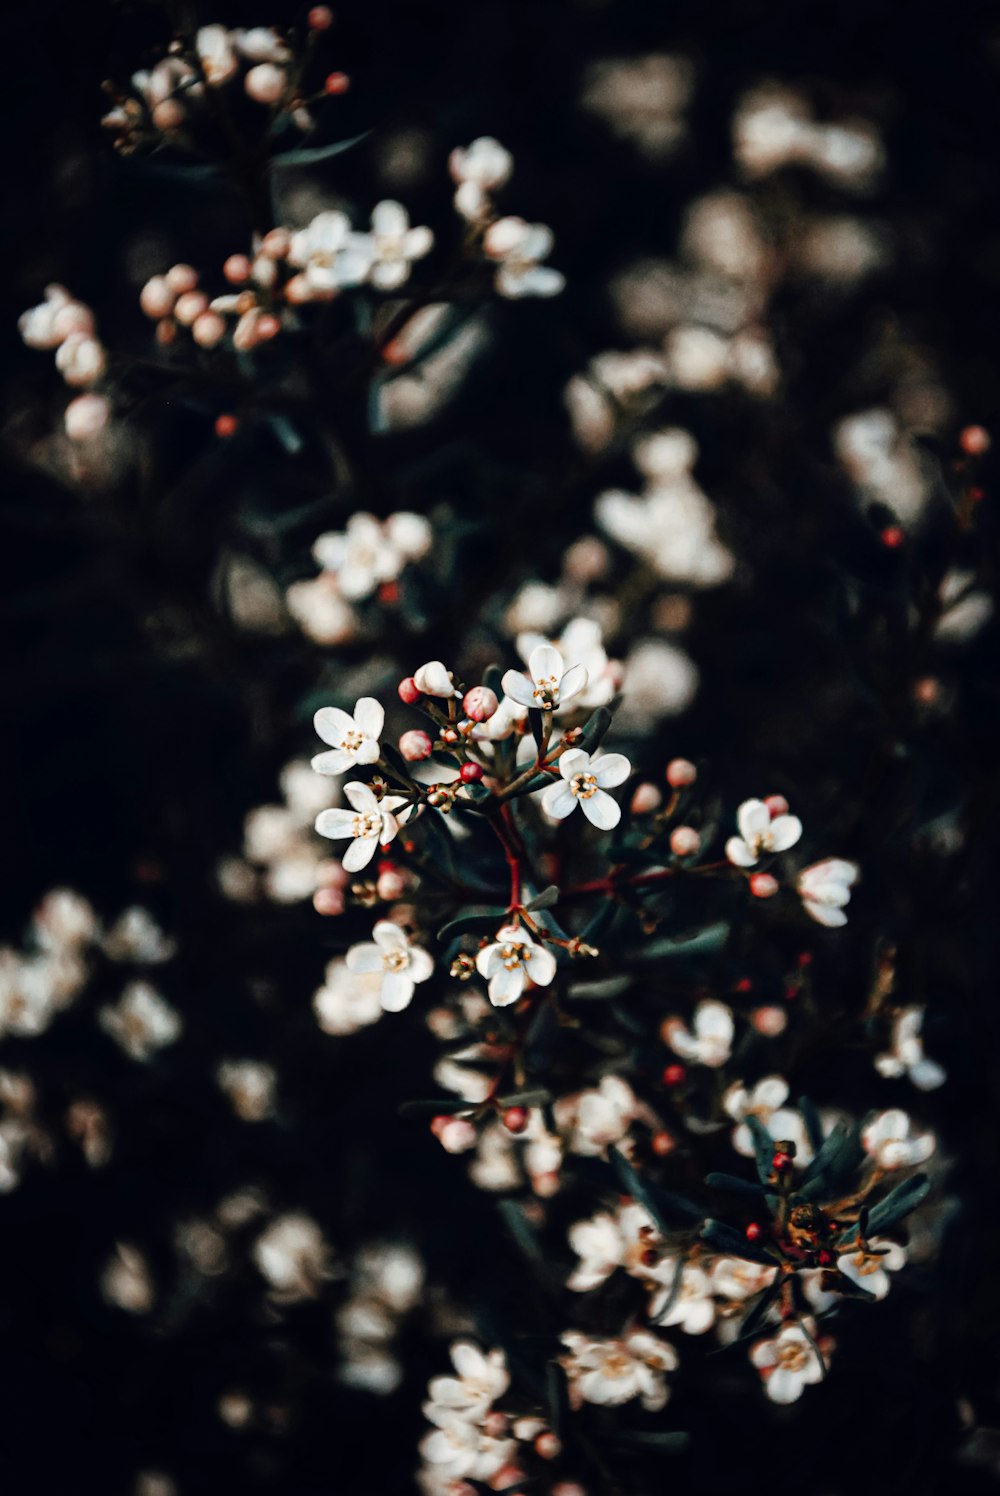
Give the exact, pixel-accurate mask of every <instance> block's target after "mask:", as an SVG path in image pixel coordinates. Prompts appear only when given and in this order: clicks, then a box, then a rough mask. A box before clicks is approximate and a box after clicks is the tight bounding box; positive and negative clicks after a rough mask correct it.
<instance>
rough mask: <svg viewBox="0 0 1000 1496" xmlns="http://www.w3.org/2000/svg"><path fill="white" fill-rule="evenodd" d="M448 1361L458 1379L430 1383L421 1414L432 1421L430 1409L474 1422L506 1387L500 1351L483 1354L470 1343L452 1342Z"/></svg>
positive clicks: (508, 1381)
mask: <svg viewBox="0 0 1000 1496" xmlns="http://www.w3.org/2000/svg"><path fill="white" fill-rule="evenodd" d="M451 1360H452V1365H453V1366H454V1368H455V1370H456V1372H457V1373H458V1375H457V1376H454V1377H451V1376H446V1377H433V1378H432V1379H431V1382H430V1385H429V1386H428V1388H427V1391H428V1395H429V1398H430V1403H429V1405H428V1406H425V1408H424V1412H425V1413H426V1414H427V1416H428V1417H431V1418H433V1414H432V1413H431V1412H430V1408H431V1407H433V1408H435V1409H440V1410H443V1411H445V1412H447V1413H449V1414H452V1415H454V1416H457V1417H460V1418H468V1419H470V1420H471V1421H472V1422H478V1421H479V1420H480V1419H482V1418H484V1417H485V1416H486V1414H487V1413H488V1412H489V1410H490V1408H491V1407H492V1406H493V1404H494V1403H495V1402H496V1400H497V1398H498V1397H502V1396H503V1394H504V1393H505V1392H506V1391H507V1388H508V1387H509V1386H510V1374H509V1373H508V1371H507V1359H506V1357H505V1356H504V1353H503V1351H490V1352H489V1353H487V1354H484V1353H483V1352H482V1351H481V1350H480V1349H479V1347H478V1346H477V1345H474V1344H473V1343H472V1341H471V1340H456V1341H454V1342H453V1344H452V1346H451ZM434 1421H436V1420H434Z"/></svg>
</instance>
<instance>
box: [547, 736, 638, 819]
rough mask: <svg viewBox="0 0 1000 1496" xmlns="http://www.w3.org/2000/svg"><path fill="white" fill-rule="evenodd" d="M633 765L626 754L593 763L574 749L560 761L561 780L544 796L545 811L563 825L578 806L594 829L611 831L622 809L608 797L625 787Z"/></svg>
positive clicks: (551, 786) (603, 758)
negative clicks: (617, 789)
mask: <svg viewBox="0 0 1000 1496" xmlns="http://www.w3.org/2000/svg"><path fill="white" fill-rule="evenodd" d="M631 772H632V765H631V764H630V763H629V761H628V759H627V758H626V757H625V755H624V754H623V753H604V754H601V755H600V756H599V757H597V758H594V759H592V758H591V756H590V754H589V753H584V751H583V749H582V748H571V749H570V751H569V752H568V753H564V754H563V755H562V756H561V758H560V759H559V774H560V776H561V781H562V782H561V783H560V780H558V779H557V780H555V781H554V783H552V784H550V785H548V786H547V787H546V789H545V791H544V793H543V794H542V809H543V810H544V811H545V813H546V815H550V816H552V818H553V819H554V820H557V821H562V820H565V818H566V817H567V816H568V815H572V813H573V811H574V810H575V809H576V807H577V806H578V805H579V806H580V807H581V809H582V810H583V813H584V815H585V816H586V817H587V820H588V821H589V822H590V823H591V825H592V826H597V827H599V828H600V830H601V831H611V830H612V829H613V828H614V827H615V826H617V825H618V822H619V821H620V820H621V818H622V810H621V806H620V805H619V804H618V802H617V801H616V800H612V798H611V796H610V795H609V794H607V793H606V791H607V790H608V789H613V788H614V787H615V785H619V784H624V782H625V780H626V779H627V778H628V776H629V775H630V774H631Z"/></svg>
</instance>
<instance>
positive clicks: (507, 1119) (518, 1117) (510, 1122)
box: [503, 1106, 528, 1133]
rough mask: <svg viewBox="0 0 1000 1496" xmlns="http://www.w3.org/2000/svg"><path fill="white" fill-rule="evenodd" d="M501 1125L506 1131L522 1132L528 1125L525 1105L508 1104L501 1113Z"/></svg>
mask: <svg viewBox="0 0 1000 1496" xmlns="http://www.w3.org/2000/svg"><path fill="white" fill-rule="evenodd" d="M503 1125H504V1127H506V1129H507V1131H508V1132H514V1133H517V1132H523V1131H524V1129H525V1128H526V1127H527V1125H528V1109H527V1107H524V1106H509V1107H508V1108H507V1110H506V1111H505V1112H504V1114H503Z"/></svg>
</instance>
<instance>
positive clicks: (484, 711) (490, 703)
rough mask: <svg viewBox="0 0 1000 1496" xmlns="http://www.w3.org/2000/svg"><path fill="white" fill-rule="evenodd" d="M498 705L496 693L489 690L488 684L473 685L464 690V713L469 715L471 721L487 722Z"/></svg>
mask: <svg viewBox="0 0 1000 1496" xmlns="http://www.w3.org/2000/svg"><path fill="white" fill-rule="evenodd" d="M499 705H500V703H499V701H498V700H497V693H496V692H495V691H491V690H490V688H489V686H473V687H472V689H471V691H466V693H465V696H464V697H463V700H462V706H463V708H464V710H465V715H466V716H467V717H471V718H472V720H473V722H488V721H489V719H490V718H491V717H492V716H493V714H494V712H495V711H496V709H497V707H498V706H499Z"/></svg>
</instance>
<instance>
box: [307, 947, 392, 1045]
mask: <svg viewBox="0 0 1000 1496" xmlns="http://www.w3.org/2000/svg"><path fill="white" fill-rule="evenodd" d="M383 1011H384V1009H383V1007H382V976H381V974H380V973H379V972H377V971H373V972H367V973H362V972H354V971H351V970H350V968H349V967H348V965H347V962H346V961H345V960H344V958H343V956H337V957H335V958H334V960H332V961H331V962H329V964H328V965H327V968H326V975H325V978H324V982H323V985H322V987H320V988H319V989H318V990H317V991H316V993H315V994H314V995H313V1012H314V1013H315V1014H316V1021H317V1023H318V1024H319V1026H320V1028H321V1029H322V1030H323V1032H324V1033H325V1034H336V1035H338V1036H339V1035H344V1034H354V1033H357V1031H358V1029H361V1028H366V1027H367V1026H368V1024H370V1023H375V1022H376V1021H377V1020H378V1019H379V1018H381V1017H382V1013H383Z"/></svg>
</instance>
